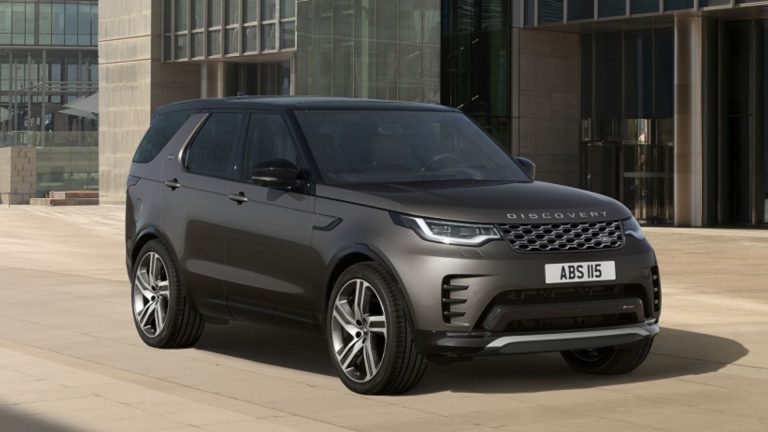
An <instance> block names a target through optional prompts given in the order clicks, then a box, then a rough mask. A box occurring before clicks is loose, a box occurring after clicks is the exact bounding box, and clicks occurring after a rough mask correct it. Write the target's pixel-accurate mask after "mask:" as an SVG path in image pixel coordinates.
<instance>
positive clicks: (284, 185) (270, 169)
mask: <svg viewBox="0 0 768 432" xmlns="http://www.w3.org/2000/svg"><path fill="white" fill-rule="evenodd" d="M299 174H301V170H300V169H299V168H298V167H297V166H296V165H294V164H293V162H291V161H288V160H285V159H275V160H271V161H267V162H264V163H260V164H258V165H256V166H254V167H253V170H252V171H251V181H252V182H253V183H255V184H257V185H260V186H265V187H270V188H275V189H293V188H295V187H296V186H298V185H299V184H300V183H301V181H300V180H299Z"/></svg>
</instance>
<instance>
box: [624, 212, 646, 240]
mask: <svg viewBox="0 0 768 432" xmlns="http://www.w3.org/2000/svg"><path fill="white" fill-rule="evenodd" d="M621 224H622V226H623V227H624V234H626V235H628V236H632V237H634V238H636V239H638V240H642V239H644V238H645V233H644V232H643V229H642V228H641V227H640V224H639V223H638V222H637V219H635V218H633V217H630V218H629V219H624V220H623V221H622V222H621Z"/></svg>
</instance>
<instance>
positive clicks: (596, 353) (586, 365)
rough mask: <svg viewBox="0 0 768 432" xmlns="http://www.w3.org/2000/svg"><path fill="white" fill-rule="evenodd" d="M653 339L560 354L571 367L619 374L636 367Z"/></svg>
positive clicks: (589, 371)
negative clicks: (622, 345) (620, 345)
mask: <svg viewBox="0 0 768 432" xmlns="http://www.w3.org/2000/svg"><path fill="white" fill-rule="evenodd" d="M652 345H653V339H652V338H649V339H647V340H644V341H642V342H638V343H636V344H633V345H629V346H626V347H619V348H617V347H607V348H599V349H594V350H576V351H563V352H562V353H561V354H562V356H563V358H564V359H565V362H566V363H568V365H569V366H571V367H572V368H573V369H575V370H577V371H580V372H586V373H591V374H596V375H621V374H625V373H628V372H631V371H633V370H635V369H637V367H638V366H640V365H641V364H642V363H643V362H644V361H645V359H646V357H648V353H650V351H651V346H652Z"/></svg>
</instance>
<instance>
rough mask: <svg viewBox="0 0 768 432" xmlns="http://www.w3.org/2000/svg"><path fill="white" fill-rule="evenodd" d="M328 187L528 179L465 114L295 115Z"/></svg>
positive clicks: (312, 112)
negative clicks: (338, 185)
mask: <svg viewBox="0 0 768 432" xmlns="http://www.w3.org/2000/svg"><path fill="white" fill-rule="evenodd" d="M296 116H297V118H298V120H299V123H300V124H301V127H302V129H303V132H304V135H305V137H306V138H307V141H308V143H309V146H310V148H311V150H312V153H313V155H314V157H315V160H316V161H317V164H318V165H319V168H320V171H321V173H322V176H323V179H324V180H325V182H326V183H328V184H365V183H403V182H421V181H451V180H476V181H505V182H527V181H530V179H529V178H528V177H527V176H526V174H525V173H523V172H522V170H521V169H520V168H519V167H518V166H517V164H516V163H515V162H514V161H513V160H512V158H511V157H510V156H509V155H508V154H507V153H506V152H504V150H502V149H501V148H500V147H499V146H498V145H497V144H496V143H495V142H493V141H492V140H491V139H490V138H489V137H488V136H487V135H486V134H485V133H484V132H483V131H482V130H480V128H478V126H476V125H475V124H474V123H473V122H471V121H470V120H469V119H467V118H466V117H465V116H464V115H463V114H461V113H452V112H431V111H361V110H355V111H351V110H350V111H330V110H309V111H297V112H296Z"/></svg>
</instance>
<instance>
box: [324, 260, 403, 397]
mask: <svg viewBox="0 0 768 432" xmlns="http://www.w3.org/2000/svg"><path fill="white" fill-rule="evenodd" d="M377 267H378V266H377V265H376V264H372V263H362V264H356V265H353V266H352V267H350V268H348V269H347V270H345V271H344V272H343V273H342V274H341V276H339V278H338V279H337V281H336V283H335V284H334V287H333V291H332V292H331V296H330V300H329V302H328V307H327V311H328V312H327V313H326V319H325V324H326V325H325V329H326V331H325V333H326V334H325V338H326V340H327V342H328V352H329V354H330V356H331V361H332V362H333V365H334V367H335V368H336V370H337V372H338V374H339V378H340V379H341V381H342V382H343V383H344V385H346V386H347V387H348V388H350V389H351V390H352V391H354V392H357V393H362V394H372V393H378V392H380V391H381V390H382V388H383V387H385V386H386V385H387V383H388V380H389V378H390V375H391V374H392V373H393V372H394V371H393V369H394V364H395V355H396V352H397V351H398V348H399V347H398V345H400V344H403V343H404V342H403V338H404V332H403V330H402V325H397V322H396V321H397V320H398V319H399V320H400V321H401V322H402V323H403V324H404V325H407V324H405V320H404V319H403V311H402V301H400V299H399V298H395V297H394V296H399V295H400V294H399V293H398V292H397V289H396V286H397V285H396V283H394V278H393V277H392V275H391V274H389V273H388V272H387V271H386V270H383V269H381V268H377ZM353 279H363V280H365V281H366V282H368V283H369V284H370V285H371V287H372V288H373V290H374V292H375V293H376V295H377V296H378V297H379V300H380V301H381V304H382V308H383V309H384V313H385V314H386V319H387V340H386V343H385V349H384V358H383V360H382V362H381V366H380V367H379V370H378V371H377V372H376V375H375V376H374V377H373V379H371V380H370V381H367V382H364V383H360V382H357V381H354V380H352V379H351V378H349V377H348V376H347V374H346V372H344V370H343V369H342V368H341V365H339V362H338V360H337V359H336V353H335V351H334V346H333V337H332V335H331V332H332V323H333V307H334V304H335V302H336V297H337V296H338V295H339V292H340V291H341V289H342V288H343V287H344V286H345V285H346V284H347V283H348V282H349V281H350V280H353ZM386 279H389V280H386ZM398 309H400V310H398Z"/></svg>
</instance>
